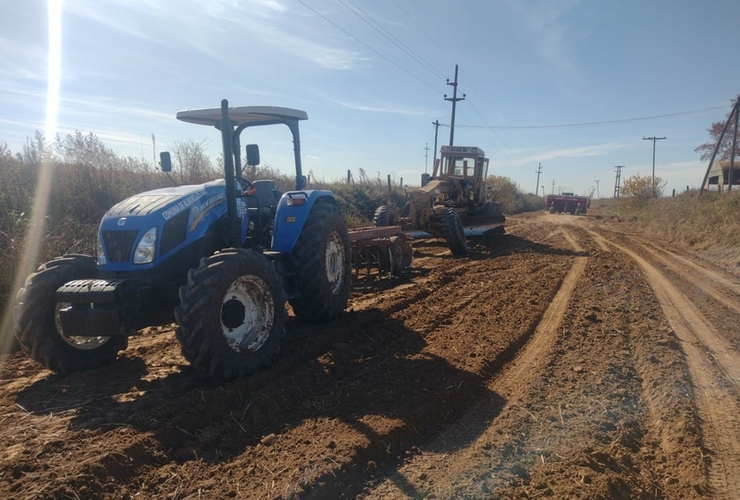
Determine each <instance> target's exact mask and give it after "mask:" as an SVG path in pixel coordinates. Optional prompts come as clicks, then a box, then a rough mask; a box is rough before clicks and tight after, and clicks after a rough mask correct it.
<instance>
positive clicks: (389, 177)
mask: <svg viewBox="0 0 740 500" xmlns="http://www.w3.org/2000/svg"><path fill="white" fill-rule="evenodd" d="M391 187H392V186H391V174H388V192H389V193H390V192H391Z"/></svg>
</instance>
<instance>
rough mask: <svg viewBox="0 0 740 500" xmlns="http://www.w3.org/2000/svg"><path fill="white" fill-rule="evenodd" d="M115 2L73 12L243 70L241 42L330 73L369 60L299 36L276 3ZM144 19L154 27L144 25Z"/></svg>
mask: <svg viewBox="0 0 740 500" xmlns="http://www.w3.org/2000/svg"><path fill="white" fill-rule="evenodd" d="M110 1H111V2H112V4H113V5H106V6H105V8H102V7H101V6H100V3H99V2H97V1H92V0H77V1H75V2H69V3H68V4H67V5H68V7H67V9H68V10H69V11H70V12H72V13H74V14H76V15H79V16H82V17H85V18H87V19H90V20H92V21H95V22H98V23H101V24H103V25H105V26H107V27H110V28H112V29H114V30H116V31H118V32H120V33H122V34H124V35H127V36H131V37H135V38H141V39H146V40H150V41H156V42H158V43H162V44H163V45H167V46H170V47H181V46H187V47H190V48H192V49H194V50H196V51H197V52H199V53H201V54H204V55H206V56H208V57H210V58H212V59H215V60H217V61H219V62H220V63H223V64H226V65H235V64H241V61H239V60H238V58H234V56H233V47H234V42H236V41H238V40H243V41H244V46H245V47H248V46H249V45H250V41H251V42H254V41H259V43H262V44H268V45H271V46H273V47H275V48H276V49H277V50H279V51H281V52H283V53H288V54H291V55H293V56H295V57H298V58H301V59H305V60H307V61H309V62H312V63H314V64H317V65H319V66H320V67H323V68H327V69H338V70H348V69H353V68H355V67H357V65H358V64H359V63H361V62H362V61H364V60H365V59H364V58H362V57H361V56H360V54H359V53H358V52H355V51H350V50H346V49H344V48H341V47H332V46H328V45H325V44H322V43H319V42H316V41H315V39H312V38H309V37H308V36H298V35H296V34H294V31H295V30H294V28H295V26H294V27H293V28H291V27H290V26H289V25H288V24H289V23H290V19H288V18H287V17H286V16H287V14H289V11H288V9H287V8H286V7H285V6H284V5H283V4H282V3H280V2H278V1H276V0H249V1H247V2H237V1H235V0H210V1H208V2H203V1H201V0H180V1H177V2H158V1H157V2H155V1H152V0H125V1H124V0H110ZM143 19H144V20H148V21H149V22H146V23H142V20H143ZM147 26H148V27H149V28H150V29H149V30H147V29H146V27H147ZM182 26H187V29H186V30H183V29H182Z"/></svg>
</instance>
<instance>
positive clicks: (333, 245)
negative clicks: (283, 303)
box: [290, 203, 352, 323]
mask: <svg viewBox="0 0 740 500" xmlns="http://www.w3.org/2000/svg"><path fill="white" fill-rule="evenodd" d="M291 260H292V263H293V269H294V270H295V274H296V281H297V287H298V297H295V298H292V299H290V305H291V306H292V307H293V312H295V315H296V317H297V318H298V319H300V320H301V321H305V322H308V323H316V322H320V321H329V320H332V319H336V318H337V317H339V315H340V314H341V313H342V311H344V309H345V308H346V307H347V301H348V300H349V293H350V288H351V286H352V253H351V251H350V242H349V234H348V233H347V226H346V225H345V223H344V219H343V218H342V216H341V214H340V213H339V209H338V208H337V207H336V206H335V205H333V204H329V203H319V204H316V205H314V206H313V208H311V212H310V213H309V214H308V219H307V220H306V224H305V225H304V226H303V230H302V231H301V235H300V236H299V237H298V241H297V242H296V245H295V247H294V249H293V253H292V256H291Z"/></svg>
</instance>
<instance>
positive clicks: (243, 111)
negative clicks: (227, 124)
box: [177, 106, 308, 127]
mask: <svg viewBox="0 0 740 500" xmlns="http://www.w3.org/2000/svg"><path fill="white" fill-rule="evenodd" d="M229 118H230V119H231V122H232V123H234V124H235V125H236V126H240V125H245V126H253V125H273V124H277V123H286V124H287V123H288V122H291V121H295V120H307V119H308V115H307V114H306V112H305V111H301V110H300V109H291V108H280V107H277V106H239V107H233V108H229ZM177 119H178V120H181V121H184V122H188V123H196V124H199V125H211V126H216V127H218V126H220V123H221V108H210V109H189V110H187V111H178V112H177Z"/></svg>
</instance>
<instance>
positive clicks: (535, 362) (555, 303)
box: [363, 227, 588, 498]
mask: <svg viewBox="0 0 740 500" xmlns="http://www.w3.org/2000/svg"><path fill="white" fill-rule="evenodd" d="M555 233H559V234H561V235H562V236H563V237H564V238H565V240H566V241H567V242H568V243H569V244H570V245H571V246H572V247H573V249H574V250H575V251H576V252H579V253H580V252H583V251H584V250H583V248H582V247H581V246H580V245H579V244H578V242H577V241H576V240H575V239H574V238H573V237H572V236H571V235H570V233H568V231H567V230H565V229H564V228H562V227H561V228H560V229H559V231H555V232H554V233H553V234H555ZM551 236H552V235H551ZM587 263H588V257H585V256H577V257H576V258H575V260H574V262H573V264H572V266H571V268H570V270H569V271H568V273H567V274H566V276H565V278H564V279H563V281H562V283H561V284H560V287H559V288H558V291H557V293H556V294H555V296H554V298H553V299H552V301H551V302H550V304H549V306H548V307H547V309H546V310H545V312H544V314H543V315H542V317H541V318H540V320H539V322H538V323H537V326H536V327H535V328H534V331H533V333H532V334H531V336H530V337H529V340H528V341H527V342H526V343H525V344H524V345H523V346H520V348H519V350H518V352H516V353H515V354H514V353H512V356H511V358H510V360H509V361H508V362H507V363H506V364H505V365H504V367H503V368H502V369H501V370H500V371H499V372H498V373H496V374H492V375H491V378H490V379H489V383H488V386H487V387H488V389H489V390H490V391H491V392H492V393H495V394H500V395H501V396H503V397H504V399H505V400H508V401H507V402H506V403H505V404H504V405H503V407H500V408H498V412H497V415H498V414H501V413H502V412H503V411H505V410H506V409H508V408H510V407H513V406H518V403H517V401H516V400H514V397H515V395H516V394H517V393H520V392H521V387H523V386H526V385H527V383H528V381H529V380H530V379H532V378H535V377H537V374H538V372H539V371H540V370H539V367H541V366H543V365H544V364H545V363H546V362H547V360H548V358H549V354H550V350H551V348H552V345H553V343H554V341H555V338H556V336H557V330H558V327H559V326H560V324H561V322H562V320H563V317H564V316H565V313H566V310H567V307H568V303H569V302H570V300H571V298H572V296H573V293H574V291H575V288H576V283H577V282H578V280H579V278H580V277H581V276H582V275H583V273H584V272H585V269H586V265H587ZM523 409H524V411H526V409H525V408H523ZM495 422H496V419H495V418H494V419H493V420H492V421H491V422H489V423H488V428H487V429H485V430H484V431H483V432H482V433H479V432H477V430H474V429H468V428H467V427H465V424H464V423H462V422H461V421H460V422H459V423H458V424H457V425H456V427H463V428H464V430H463V431H460V429H458V428H456V429H455V430H454V432H450V433H443V434H442V435H440V436H439V437H438V438H437V439H435V441H434V442H433V443H430V444H429V445H426V446H425V448H428V450H425V451H424V453H423V454H422V455H419V456H417V457H414V458H413V459H412V460H411V461H409V462H407V463H406V464H405V465H404V466H402V467H400V468H399V469H398V470H397V471H396V472H394V473H393V474H391V475H390V476H388V477H387V478H386V479H385V481H383V482H382V483H381V484H380V485H378V486H377V487H376V488H375V489H374V491H373V492H372V493H369V494H367V495H363V498H396V497H399V496H404V495H409V496H421V492H422V489H423V488H422V486H420V485H417V484H415V483H416V482H417V481H416V480H415V477H414V476H417V477H420V478H421V480H422V481H424V480H425V479H426V474H424V473H422V474H421V475H420V476H419V474H418V471H420V470H435V469H442V470H443V471H444V472H443V473H442V474H440V475H439V477H436V478H435V479H436V481H437V483H441V482H444V481H445V480H447V481H448V482H449V483H450V484H451V483H452V482H453V479H455V478H456V477H458V476H460V475H461V474H462V472H463V471H460V470H457V469H455V468H454V467H452V468H446V467H445V463H452V464H458V463H463V464H469V463H475V459H474V458H473V457H472V456H469V455H474V454H476V453H477V451H476V447H475V446H474V445H471V442H472V443H475V442H481V441H484V440H485V439H486V434H487V433H490V432H495V431H494V430H493V428H494V426H495ZM448 434H456V435H457V437H456V438H455V440H456V441H462V442H463V443H464V444H461V446H460V447H459V449H458V451H453V452H450V451H449V449H450V446H449V444H450V443H449V442H447V440H448V439H449V438H448ZM483 446H485V445H483ZM460 455H463V456H464V457H461V456H460Z"/></svg>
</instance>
